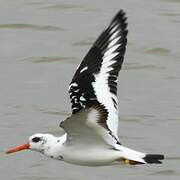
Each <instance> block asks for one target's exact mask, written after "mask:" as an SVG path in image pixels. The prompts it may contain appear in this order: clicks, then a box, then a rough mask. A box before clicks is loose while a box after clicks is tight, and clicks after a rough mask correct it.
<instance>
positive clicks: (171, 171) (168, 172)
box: [151, 169, 180, 176]
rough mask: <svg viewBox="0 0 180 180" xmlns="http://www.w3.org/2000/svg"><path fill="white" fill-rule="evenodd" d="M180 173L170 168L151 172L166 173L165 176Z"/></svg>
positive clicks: (154, 173) (156, 173) (155, 173)
mask: <svg viewBox="0 0 180 180" xmlns="http://www.w3.org/2000/svg"><path fill="white" fill-rule="evenodd" d="M179 174H180V173H179V172H177V171H175V170H172V169H168V170H162V171H157V172H153V173H151V175H156V176H157V175H159V176H161V175H163V176H164V175H165V176H172V175H179Z"/></svg>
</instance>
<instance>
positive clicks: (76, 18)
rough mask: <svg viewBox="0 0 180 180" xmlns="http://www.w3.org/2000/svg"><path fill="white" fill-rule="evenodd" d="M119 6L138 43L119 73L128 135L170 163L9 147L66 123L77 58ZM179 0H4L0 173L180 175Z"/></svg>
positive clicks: (37, 176)
mask: <svg viewBox="0 0 180 180" xmlns="http://www.w3.org/2000/svg"><path fill="white" fill-rule="evenodd" d="M119 9H124V10H125V12H126V13H127V17H128V30H129V35H128V46H127V51H126V56H125V62H124V65H123V69H122V71H121V73H120V77H119V86H118V95H119V96H118V99H119V136H120V140H121V143H122V144H123V145H125V146H128V147H130V148H133V149H136V150H139V151H144V152H151V153H162V154H165V156H166V160H165V161H164V163H163V164H162V165H144V166H135V167H134V166H133V167H132V166H131V167H129V166H106V167H94V168H93V167H80V166H74V165H70V164H66V163H64V162H61V161H55V160H51V159H48V158H46V157H44V156H41V155H39V153H35V152H29V151H27V152H21V153H17V154H12V155H5V154H4V150H6V149H7V148H9V147H12V146H14V145H19V144H21V143H24V142H26V141H27V139H28V137H29V136H30V135H32V134H34V133H36V132H51V133H54V134H58V133H59V128H58V124H59V122H60V120H63V119H65V118H66V117H67V116H68V115H69V114H70V113H71V110H70V100H69V96H68V93H67V89H68V85H69V82H70V81H71V78H72V76H73V74H74V72H75V69H76V67H77V65H78V64H79V63H80V61H81V60H82V58H83V57H84V56H85V54H86V53H87V51H88V50H89V48H90V47H91V45H92V43H93V42H94V41H95V40H96V38H97V37H98V35H99V34H100V33H101V31H102V30H103V29H104V28H105V27H106V26H107V25H108V23H109V22H110V20H111V19H112V17H113V16H114V15H115V14H116V13H117V11H118V10H119ZM179 34H180V1H179V0H151V1H149V0H112V1H103V0H99V1H97V0H91V1H87V0H76V1H73V0H66V1H65V0H27V1H25V0H0V116H1V117H0V177H1V179H3V180H16V179H17V180H24V179H29V180H48V179H51V180H59V179H63V180H84V179H86V180H92V179H98V180H101V179H102V180H104V179H107V180H115V179H122V180H130V179H133V180H140V179H142V180H144V179H157V180H162V179H163V180H164V179H165V180H166V179H168V180H169V179H175V180H177V179H179V178H180V168H179V162H180V155H179V149H180V143H179V135H180V132H179V130H180V116H179V112H180V83H179V82H180V71H179V67H180V50H179V48H180V35H179Z"/></svg>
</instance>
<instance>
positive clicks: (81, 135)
mask: <svg viewBox="0 0 180 180" xmlns="http://www.w3.org/2000/svg"><path fill="white" fill-rule="evenodd" d="M107 118H108V112H107V110H106V109H105V107H104V106H103V105H102V104H100V103H99V102H97V101H96V102H94V103H93V105H91V106H90V107H86V108H85V109H82V110H81V111H79V112H77V113H76V114H72V115H71V116H70V117H68V118H67V119H66V120H65V121H62V122H61V124H60V127H61V128H63V129H64V130H65V131H66V132H67V141H66V143H69V144H71V145H72V144H73V146H75V145H76V146H84V147H85V146H88V147H89V146H90V147H91V148H92V147H94V146H95V147H96V148H97V146H101V147H102V146H111V147H112V146H113V147H115V145H116V144H119V145H120V143H119V141H118V139H117V138H116V137H115V136H114V135H113V134H112V132H111V130H110V129H109V127H108V126H107V123H106V122H107ZM84 147H83V148H84Z"/></svg>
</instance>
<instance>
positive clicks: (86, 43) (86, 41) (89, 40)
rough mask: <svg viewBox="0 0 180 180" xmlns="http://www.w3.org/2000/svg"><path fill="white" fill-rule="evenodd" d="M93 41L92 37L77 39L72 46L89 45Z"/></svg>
mask: <svg viewBox="0 0 180 180" xmlns="http://www.w3.org/2000/svg"><path fill="white" fill-rule="evenodd" d="M94 41H95V40H94V38H89V39H86V40H82V41H77V42H75V43H73V46H91V45H92V44H93V42H94Z"/></svg>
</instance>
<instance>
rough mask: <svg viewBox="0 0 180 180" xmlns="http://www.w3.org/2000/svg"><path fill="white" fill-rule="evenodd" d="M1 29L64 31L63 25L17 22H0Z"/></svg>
mask: <svg viewBox="0 0 180 180" xmlns="http://www.w3.org/2000/svg"><path fill="white" fill-rule="evenodd" d="M0 29H20V30H21V29H22V30H25V29H27V30H36V31H63V30H64V29H63V28H61V27H56V26H50V25H47V26H41V25H35V24H23V23H16V24H0Z"/></svg>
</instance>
